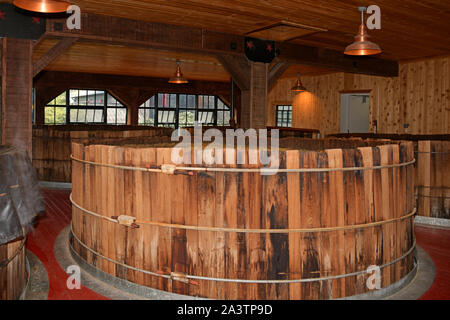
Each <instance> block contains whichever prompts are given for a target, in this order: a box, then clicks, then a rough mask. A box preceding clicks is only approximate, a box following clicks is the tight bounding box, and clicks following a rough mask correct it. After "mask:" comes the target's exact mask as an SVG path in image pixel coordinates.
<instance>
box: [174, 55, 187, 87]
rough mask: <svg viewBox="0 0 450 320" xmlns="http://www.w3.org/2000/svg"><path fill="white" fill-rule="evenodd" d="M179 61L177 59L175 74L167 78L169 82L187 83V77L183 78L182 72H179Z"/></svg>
mask: <svg viewBox="0 0 450 320" xmlns="http://www.w3.org/2000/svg"><path fill="white" fill-rule="evenodd" d="M180 66H181V62H180V61H178V60H177V71H176V72H175V76H174V77H172V78H170V79H169V83H175V84H183V83H188V82H189V81H187V79H185V78H183V74H182V73H181V67H180Z"/></svg>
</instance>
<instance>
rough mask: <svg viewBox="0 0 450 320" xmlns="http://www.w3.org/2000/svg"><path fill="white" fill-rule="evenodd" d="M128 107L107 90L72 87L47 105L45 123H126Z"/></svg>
mask: <svg viewBox="0 0 450 320" xmlns="http://www.w3.org/2000/svg"><path fill="white" fill-rule="evenodd" d="M126 122H127V108H126V107H125V106H124V105H123V104H122V103H121V102H119V101H118V100H117V99H116V98H114V97H113V96H112V95H111V94H109V93H108V92H107V91H105V90H85V89H70V90H67V91H65V92H63V93H62V94H60V95H59V96H58V97H56V98H55V99H53V100H52V101H50V102H49V103H48V104H47V105H46V106H45V124H66V123H71V124H77V123H78V124H79V123H106V124H114V125H117V124H126Z"/></svg>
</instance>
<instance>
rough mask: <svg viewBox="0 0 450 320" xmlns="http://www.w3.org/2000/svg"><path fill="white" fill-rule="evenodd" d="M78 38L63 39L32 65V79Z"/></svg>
mask: <svg viewBox="0 0 450 320" xmlns="http://www.w3.org/2000/svg"><path fill="white" fill-rule="evenodd" d="M77 40H78V38H63V39H61V40H60V41H59V42H58V43H57V44H55V46H54V47H53V48H51V49H50V50H49V51H48V52H47V53H46V54H44V55H43V56H42V57H40V58H39V59H38V60H37V61H36V62H35V63H34V64H33V77H35V76H36V75H37V74H38V73H39V72H41V71H42V70H44V68H45V67H46V66H48V65H49V64H50V63H51V62H52V61H53V60H55V59H56V58H58V57H59V56H60V55H61V54H62V53H63V52H64V51H66V50H67V49H68V48H69V47H70V46H71V45H72V44H73V43H74V42H75V41H77Z"/></svg>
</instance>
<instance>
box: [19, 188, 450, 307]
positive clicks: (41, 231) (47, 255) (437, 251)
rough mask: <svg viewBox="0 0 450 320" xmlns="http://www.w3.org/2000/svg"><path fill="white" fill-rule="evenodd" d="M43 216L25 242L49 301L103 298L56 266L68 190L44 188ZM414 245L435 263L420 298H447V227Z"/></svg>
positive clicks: (422, 234)
mask: <svg viewBox="0 0 450 320" xmlns="http://www.w3.org/2000/svg"><path fill="white" fill-rule="evenodd" d="M42 193H43V195H44V199H45V204H46V209H47V211H46V215H45V216H44V217H43V218H41V219H39V222H38V224H37V225H36V227H35V229H34V231H33V232H32V233H30V235H29V237H28V241H27V248H28V250H30V251H32V252H33V253H34V254H35V255H36V256H37V257H38V258H39V259H40V260H41V261H42V263H43V264H44V265H45V268H46V269H47V273H48V277H49V282H50V289H49V295H48V299H49V300H99V299H101V300H105V299H107V298H106V297H104V296H102V295H100V294H98V293H96V292H94V291H92V290H90V289H88V288H86V287H84V286H82V288H81V289H80V290H69V289H68V288H67V286H66V281H67V277H68V276H67V274H66V273H65V272H64V270H63V269H62V268H61V267H60V266H59V264H58V262H57V261H56V258H55V255H54V253H53V247H54V244H55V240H56V237H57V236H58V235H59V233H60V232H61V231H62V229H64V228H65V227H66V226H67V225H68V224H69V223H70V220H71V216H72V210H71V205H70V201H69V194H70V192H69V191H62V190H50V189H43V190H42ZM415 232H416V238H417V244H418V245H419V246H421V247H422V248H423V249H425V251H426V252H427V253H428V254H429V255H430V256H431V258H432V259H433V261H434V264H435V266H436V279H435V281H434V283H433V285H432V286H431V288H430V289H429V290H428V291H427V292H426V293H425V294H424V295H423V296H422V297H421V298H420V299H428V300H449V299H450V230H446V229H438V228H431V227H418V226H416V227H415Z"/></svg>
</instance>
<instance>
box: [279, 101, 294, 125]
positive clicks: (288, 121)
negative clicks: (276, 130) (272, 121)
mask: <svg viewBox="0 0 450 320" xmlns="http://www.w3.org/2000/svg"><path fill="white" fill-rule="evenodd" d="M276 121H277V127H292V106H287V105H278V106H277V113H276Z"/></svg>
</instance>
